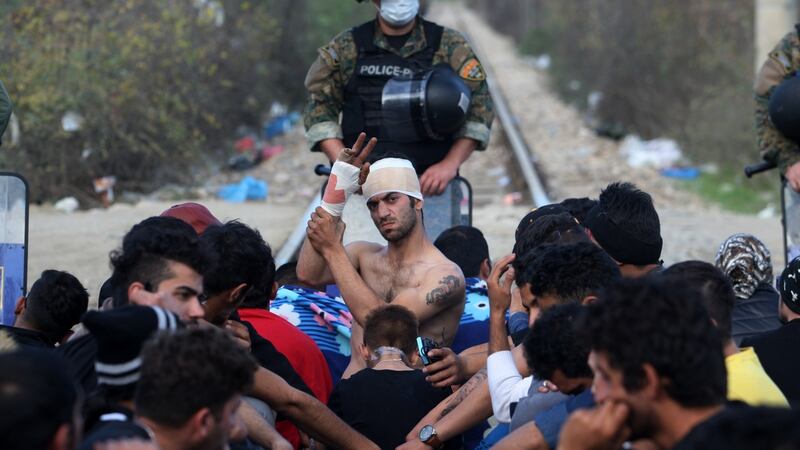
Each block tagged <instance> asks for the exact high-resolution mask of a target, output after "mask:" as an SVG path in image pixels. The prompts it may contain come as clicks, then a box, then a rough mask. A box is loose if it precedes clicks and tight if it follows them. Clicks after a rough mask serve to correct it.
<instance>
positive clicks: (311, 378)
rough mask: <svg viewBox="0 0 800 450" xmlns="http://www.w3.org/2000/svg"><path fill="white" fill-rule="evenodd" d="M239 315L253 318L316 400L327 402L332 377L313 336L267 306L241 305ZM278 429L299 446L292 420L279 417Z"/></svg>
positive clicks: (260, 332) (257, 326) (276, 425)
mask: <svg viewBox="0 0 800 450" xmlns="http://www.w3.org/2000/svg"><path fill="white" fill-rule="evenodd" d="M239 317H240V318H241V319H242V320H245V321H247V322H250V324H251V325H253V327H254V328H255V329H256V331H257V332H258V334H259V335H261V337H263V338H264V339H266V340H268V341H270V342H272V345H274V346H275V348H276V349H278V351H279V352H281V353H283V355H284V356H286V359H288V360H289V364H291V365H292V368H293V369H294V370H295V371H296V372H297V374H298V375H300V378H302V379H303V381H304V382H305V383H306V384H307V385H308V387H309V388H311V391H312V392H314V396H315V397H317V400H319V401H321V402H322V403H324V404H327V403H328V397H329V396H330V395H331V390H333V381H332V380H331V373H330V371H329V370H328V363H327V361H326V360H325V357H324V356H323V355H322V352H321V351H320V350H319V347H317V344H316V343H315V342H314V340H313V339H311V338H310V337H308V336H307V335H306V334H305V333H303V332H302V331H300V329H299V328H297V327H295V326H294V325H292V324H291V323H289V321H287V320H286V319H284V318H283V317H281V316H279V315H277V314H273V313H271V312H269V311H267V310H265V309H260V308H240V309H239ZM275 429H276V430H278V432H279V433H280V434H281V436H283V437H284V438H286V439H287V440H288V441H289V442H291V443H292V445H293V446H294V448H300V434H299V432H298V430H297V428H296V427H295V426H294V425H293V424H292V423H291V422H290V421H288V420H281V421H278V422H277V423H276V424H275Z"/></svg>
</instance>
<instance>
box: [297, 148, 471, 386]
mask: <svg viewBox="0 0 800 450" xmlns="http://www.w3.org/2000/svg"><path fill="white" fill-rule="evenodd" d="M364 141H366V135H365V134H364V133H361V135H360V136H359V138H358V140H357V141H356V143H355V144H354V145H353V148H352V149H344V150H342V152H341V153H340V155H339V158H338V160H337V161H336V163H335V164H334V166H333V168H332V169H331V177H330V179H329V181H328V187H327V188H326V189H325V194H324V196H323V201H322V206H320V207H318V208H317V209H316V211H315V212H314V213H312V214H311V220H309V222H308V229H307V233H306V239H305V241H304V242H303V247H302V248H301V250H300V258H299V260H298V263H297V275H298V277H299V278H300V279H301V281H303V282H304V283H308V284H311V285H324V284H331V283H334V282H335V283H336V285H337V286H338V287H339V291H340V292H341V293H342V297H343V298H344V301H345V303H347V306H348V308H350V313H351V314H352V315H353V317H354V318H355V320H356V322H357V323H356V324H353V338H352V340H351V345H353V343H355V345H354V346H353V347H352V348H357V345H358V344H361V343H362V340H363V339H362V329H361V326H362V325H363V324H364V321H365V319H366V317H367V315H368V314H369V313H370V311H372V310H373V309H375V308H378V307H380V306H381V305H384V304H386V303H393V304H398V305H402V306H405V307H406V308H408V309H409V310H411V311H412V312H413V313H414V314H415V315H416V316H417V319H418V320H419V323H420V327H419V330H420V335H422V336H424V337H428V338H430V339H433V340H435V341H436V342H438V343H440V344H442V345H443V346H447V345H450V343H451V342H452V341H453V338H454V337H455V334H456V331H457V330H458V324H459V321H460V319H461V314H462V312H463V311H464V295H465V294H464V275H463V274H462V273H461V269H459V268H458V266H457V265H456V264H455V263H453V262H451V261H450V260H448V259H447V258H446V257H445V256H444V255H443V254H442V253H441V252H440V251H439V250H438V249H436V247H434V246H433V243H431V241H430V240H429V239H428V237H427V236H426V235H425V230H424V226H423V223H422V204H423V199H422V194H421V193H420V187H419V179H418V178H417V175H416V172H415V171H414V168H413V166H412V165H411V163H409V162H408V161H407V160H404V159H396V158H386V159H382V160H379V161H377V162H375V163H374V164H373V165H372V167H370V164H369V163H365V162H364V161H365V160H366V159H367V156H368V155H369V153H370V152H371V151H372V149H373V148H374V146H375V143H376V142H377V141H376V139H375V138H372V139H371V140H370V141H369V143H368V144H367V145H366V146H364ZM359 188H362V191H363V194H364V197H365V198H366V199H367V207H368V209H369V211H370V215H371V216H372V220H373V222H374V223H375V226H376V227H378V230H379V231H380V233H381V235H382V236H383V237H384V239H386V241H387V242H388V245H387V246H383V245H380V244H376V243H372V242H364V241H359V242H353V243H350V244H348V245H347V247H346V248H345V247H344V246H343V245H342V236H343V233H344V228H345V224H344V223H343V222H342V221H341V218H340V216H341V211H342V209H343V208H344V204H345V203H346V201H347V198H348V197H349V196H350V195H351V194H352V193H354V192H356V191H357V190H358V189H359ZM363 367H364V363H363V360H362V361H358V360H357V359H352V360H351V362H350V367H348V369H347V371H346V372H345V375H344V376H345V377H347V376H349V375H350V374H352V373H355V372H357V371H358V370H360V369H361V368H363Z"/></svg>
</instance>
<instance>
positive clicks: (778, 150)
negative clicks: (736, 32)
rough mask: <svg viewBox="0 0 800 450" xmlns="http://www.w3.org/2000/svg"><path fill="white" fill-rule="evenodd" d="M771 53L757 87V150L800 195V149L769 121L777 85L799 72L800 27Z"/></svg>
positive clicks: (782, 40) (757, 78)
mask: <svg viewBox="0 0 800 450" xmlns="http://www.w3.org/2000/svg"><path fill="white" fill-rule="evenodd" d="M795 28H796V29H795V31H792V32H791V33H789V34H787V35H786V36H784V37H783V39H781V41H780V42H779V43H778V45H776V46H775V48H774V49H773V50H772V52H770V54H769V58H767V61H766V62H765V63H764V65H763V66H762V67H761V70H759V72H758V75H757V77H756V82H755V86H754V90H755V98H756V134H757V139H758V148H759V150H760V151H761V155H762V156H763V158H764V159H765V160H769V161H775V162H776V163H777V164H778V166H779V167H780V170H781V173H783V174H784V177H785V178H786V181H787V183H788V184H789V185H790V186H791V187H792V189H794V190H795V191H796V192H800V148H798V145H797V143H795V142H792V141H791V140H789V139H787V138H786V137H785V136H783V135H782V134H781V133H780V132H779V131H778V130H776V129H775V127H774V126H773V125H772V123H771V122H770V119H769V99H770V96H771V95H772V93H773V92H774V91H775V89H776V88H777V86H778V85H779V84H781V82H782V81H784V80H785V79H787V78H790V77H793V76H797V75H798V71H800V39H798V33H800V24H798V25H796V26H795Z"/></svg>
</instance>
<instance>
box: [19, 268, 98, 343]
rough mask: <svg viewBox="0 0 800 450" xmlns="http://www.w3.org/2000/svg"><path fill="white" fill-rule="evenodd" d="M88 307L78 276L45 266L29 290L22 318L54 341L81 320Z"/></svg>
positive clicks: (85, 293) (84, 290)
mask: <svg viewBox="0 0 800 450" xmlns="http://www.w3.org/2000/svg"><path fill="white" fill-rule="evenodd" d="M88 307H89V293H88V292H86V288H84V287H83V285H82V284H81V282H80V281H78V279H77V278H75V277H74V276H73V275H72V274H70V273H68V272H61V271H58V270H45V271H44V272H42V275H41V276H40V277H39V279H38V280H36V281H35V282H34V283H33V285H32V286H31V290H30V291H28V295H27V296H26V301H25V319H26V320H29V321H30V322H31V324H32V325H34V326H35V327H36V328H37V329H38V330H39V331H41V332H42V333H44V334H45V335H47V338H48V339H50V341H52V342H53V343H57V342H59V341H60V340H61V339H62V338H63V337H64V335H66V334H67V331H69V330H70V328H72V327H73V326H74V325H75V324H76V323H78V322H80V321H81V316H83V314H84V313H85V312H86V309H87V308H88Z"/></svg>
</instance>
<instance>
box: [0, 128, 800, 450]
mask: <svg viewBox="0 0 800 450" xmlns="http://www.w3.org/2000/svg"><path fill="white" fill-rule="evenodd" d="M369 150H370V144H368V143H366V144H365V142H364V139H360V142H358V143H357V145H356V146H354V148H353V149H352V150H351V149H348V150H346V151H344V152H343V153H342V156H341V157H340V159H339V160H337V162H336V163H335V165H334V167H333V174H334V176H332V177H331V179H330V180H329V184H330V185H332V186H333V187H334V188H340V189H341V190H342V191H343V192H344V193H343V194H342V195H338V194H337V195H331V192H335V191H336V189H333V188H331V186H329V189H327V190H326V194H325V196H324V198H323V203H322V206H321V207H320V208H318V209H317V210H316V211H315V212H314V213H313V214H312V216H311V218H310V220H309V222H308V230H307V239H306V241H305V242H304V244H303V247H302V248H301V250H300V253H299V258H298V260H297V261H296V262H293V263H290V264H287V265H285V266H283V267H280V268H276V267H275V261H274V259H273V255H272V251H271V249H270V247H269V245H268V244H267V243H266V242H265V241H264V240H263V239H262V237H261V235H260V234H259V232H258V231H257V230H255V229H254V228H252V227H251V226H248V225H246V224H244V223H241V222H239V221H236V220H234V221H229V222H224V223H223V222H221V221H220V220H218V219H217V218H216V217H215V216H214V215H213V213H212V212H211V211H209V210H208V209H206V208H205V207H204V206H202V205H200V204H196V203H184V204H180V205H176V206H174V207H172V208H170V209H168V210H166V211H164V212H163V213H162V214H161V215H160V216H157V217H149V218H145V219H144V220H142V221H141V222H140V223H138V224H136V225H134V226H133V227H132V228H131V229H130V231H129V232H128V233H127V234H126V235H125V236H124V237H123V239H122V242H121V244H120V246H119V247H118V248H117V249H115V250H113V251H112V252H111V253H110V262H111V268H112V273H111V275H110V277H109V279H108V280H107V281H106V283H105V284H104V285H103V286H102V288H101V289H100V295H99V298H98V308H97V309H91V310H88V311H87V309H88V305H89V296H88V294H87V291H86V289H84V287H83V286H82V285H81V283H80V281H79V280H77V279H76V278H75V277H74V276H72V275H70V274H69V273H67V272H61V271H56V270H47V271H45V272H43V273H42V274H41V276H40V277H39V279H38V280H36V281H35V282H34V283H33V284H32V286H31V289H30V291H29V292H28V294H27V296H25V297H23V298H20V299H19V301H18V304H17V308H16V310H15V313H16V321H15V323H14V325H13V326H2V327H1V328H0V348H2V353H1V354H0V405H2V410H3V414H2V417H0V448H3V449H9V450H11V449H26V450H27V449H31V450H35V449H76V448H79V449H148V450H152V449H163V450H173V449H175V450H178V449H215V450H216V449H219V450H222V449H227V448H230V449H262V448H263V449H290V448H295V449H298V448H332V449H359V450H360V449H373V448H381V449H395V448H397V449H402V450H407V449H431V448H433V449H438V448H479V449H480V448H495V449H548V448H549V449H567V450H580V449H587V450H588V449H620V448H635V449H652V448H657V449H670V448H675V449H716V448H719V449H723V448H724V449H737V448H742V449H752V448H763V449H789V448H800V432H798V431H797V430H796V427H795V426H793V425H795V424H796V423H798V420H800V415H799V414H798V413H797V412H796V411H794V410H793V409H792V407H796V406H797V405H798V404H800V403H798V402H800V381H798V380H800V379H799V378H798V377H797V376H796V373H797V372H796V371H795V370H794V369H795V368H796V363H795V360H794V358H793V353H794V351H795V349H796V348H797V346H798V344H800V328H798V326H800V325H799V324H800V320H798V319H800V259H798V260H794V261H790V262H789V264H788V265H787V267H786V268H785V269H784V270H783V272H782V273H781V275H780V276H779V277H777V281H776V282H775V284H774V285H775V287H773V281H774V280H773V274H772V262H771V260H770V253H769V251H768V250H767V248H766V247H765V246H764V244H763V243H762V242H761V241H759V240H758V239H757V238H756V237H754V236H752V235H749V234H737V235H734V236H731V237H730V238H729V239H727V240H726V241H725V242H723V243H722V244H721V245H720V246H719V251H718V254H717V256H716V258H715V260H714V261H713V262H703V261H684V262H680V263H677V264H673V265H671V266H669V267H664V266H663V264H662V262H661V247H662V238H661V233H660V222H659V217H658V213H657V211H656V209H655V206H654V205H653V201H652V199H651V197H650V195H649V194H647V193H646V192H643V191H641V190H640V189H638V188H636V187H635V186H634V185H632V184H630V183H624V182H617V183H612V184H610V185H608V186H607V187H605V188H604V189H603V190H602V191H601V192H600V193H599V196H598V198H597V199H588V198H583V199H568V200H565V201H563V202H560V203H556V204H552V205H547V206H544V207H541V208H538V209H535V210H533V211H531V212H530V213H529V214H527V215H526V216H525V217H523V218H522V219H521V220H520V223H519V226H518V228H517V230H516V232H515V244H514V248H513V249H511V250H512V252H511V253H510V254H509V255H507V256H503V257H501V258H498V259H497V260H496V261H494V262H492V259H491V258H490V255H489V249H488V245H487V243H486V240H485V238H484V236H483V234H482V233H481V232H480V230H478V229H476V228H473V227H470V226H464V225H459V226H455V227H453V228H451V229H448V230H446V231H445V232H443V233H442V234H441V235H440V236H439V237H438V238H437V239H436V240H435V241H433V242H432V241H431V240H430V239H429V238H428V237H427V235H426V233H425V225H424V214H423V209H422V203H424V196H423V195H422V194H421V190H420V184H419V179H418V177H417V175H416V173H415V170H414V168H413V166H412V164H411V163H410V162H409V161H407V160H402V159H398V158H382V159H379V160H377V161H372V163H371V164H370V163H367V162H365V161H366V160H367V159H368V158H367V155H368V153H369ZM347 165H349V166H351V167H350V169H351V172H352V173H353V174H355V175H356V176H355V177H350V178H349V179H350V180H351V181H350V182H351V183H355V186H350V185H348V184H347V183H348V181H347V175H341V176H339V177H337V176H336V174H344V173H345V172H344V170H345V169H347V167H346V166H347ZM359 178H360V179H359ZM343 180H344V181H343ZM354 187H358V188H360V189H361V193H362V194H363V196H364V198H365V199H366V200H367V203H366V205H367V208H368V210H369V212H370V214H371V216H372V219H373V221H374V223H375V226H376V227H377V228H378V229H379V231H380V233H381V235H382V236H383V237H384V238H385V239H386V241H387V243H386V245H382V244H376V243H369V242H353V243H350V244H348V245H343V244H342V239H341V236H342V232H343V228H344V223H343V222H342V219H341V217H340V214H341V211H342V210H343V204H344V203H346V202H347V201H348V198H349V195H350V194H352V193H353V192H355V190H356V189H355V188H354ZM79 323H80V324H82V326H80V327H76V325H78V324H79ZM75 329H79V331H77V332H73V330H75Z"/></svg>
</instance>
